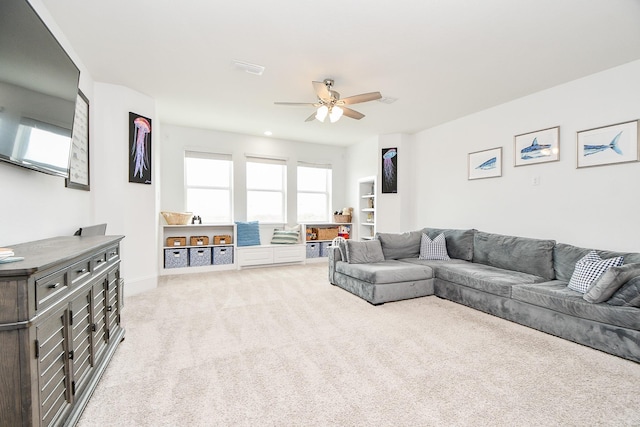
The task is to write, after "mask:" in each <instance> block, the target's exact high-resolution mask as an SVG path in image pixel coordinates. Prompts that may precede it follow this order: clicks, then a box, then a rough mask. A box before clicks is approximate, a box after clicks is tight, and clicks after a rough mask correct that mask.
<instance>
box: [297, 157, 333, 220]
mask: <svg viewBox="0 0 640 427" xmlns="http://www.w3.org/2000/svg"><path fill="white" fill-rule="evenodd" d="M300 167H304V168H317V169H325V170H328V171H331V174H328V176H327V182H326V187H325V191H309V190H304V191H303V190H300V185H299V182H298V188H297V192H296V206H297V200H298V198H299V195H300V194H325V195H326V200H327V204H326V206H325V219H324V221H326V222H331V219H332V218H333V216H332V212H333V210H332V198H333V194H332V193H333V168H332V166H331V165H330V164H320V163H308V162H298V165H297V168H296V178H297V174H298V168H300ZM297 216H298V218H297V219H298V222H308V221H306V220H302V219H301V218H300V213H299V212H297Z"/></svg>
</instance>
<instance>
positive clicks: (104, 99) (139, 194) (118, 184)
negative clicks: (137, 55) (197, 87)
mask: <svg viewBox="0 0 640 427" xmlns="http://www.w3.org/2000/svg"><path fill="white" fill-rule="evenodd" d="M91 108H92V109H93V112H94V120H93V126H92V127H93V130H94V140H93V141H94V143H93V144H92V148H93V155H92V158H93V159H94V160H93V162H92V167H91V174H92V175H91V189H92V190H91V193H92V196H93V197H92V201H93V203H92V206H93V209H94V212H93V218H94V220H95V222H96V223H101V222H106V223H107V234H119V235H124V236H125V239H124V240H123V241H122V243H121V258H122V276H123V277H124V279H125V283H126V286H125V295H133V294H135V293H139V292H141V291H144V290H147V289H151V288H154V287H156V286H157V279H158V251H159V250H160V249H159V248H158V224H159V218H158V214H157V212H158V209H157V200H158V198H157V194H159V183H160V176H159V173H158V167H157V166H158V162H159V158H160V153H159V151H160V150H158V149H157V147H158V143H157V140H158V138H159V135H160V128H159V121H158V120H155V102H154V100H153V99H151V98H149V97H147V96H145V95H142V94H140V93H138V92H135V91H133V90H131V89H128V88H126V87H123V86H117V85H111V84H106V83H96V84H95V91H94V102H93V104H92V106H91ZM129 112H133V113H137V114H140V115H142V116H145V117H148V118H150V119H151V125H152V129H151V135H152V138H153V140H152V142H151V146H152V149H151V154H152V159H153V161H154V164H153V168H152V171H151V181H152V184H150V185H146V184H136V183H130V182H129V150H130V148H129V147H130V146H131V145H130V141H129Z"/></svg>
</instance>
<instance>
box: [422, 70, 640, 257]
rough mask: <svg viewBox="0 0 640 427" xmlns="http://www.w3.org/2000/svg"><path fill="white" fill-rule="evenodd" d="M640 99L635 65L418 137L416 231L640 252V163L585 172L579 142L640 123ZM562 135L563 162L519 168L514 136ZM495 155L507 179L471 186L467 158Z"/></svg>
mask: <svg viewBox="0 0 640 427" xmlns="http://www.w3.org/2000/svg"><path fill="white" fill-rule="evenodd" d="M639 94H640V61H635V62H632V63H629V64H627V65H624V66H621V67H617V68H613V69H610V70H608V71H605V72H602V73H598V74H595V75H592V76H589V77H586V78H583V79H580V80H576V81H573V82H570V83H567V84H564V85H561V86H557V87H554V88H551V89H548V90H545V91H543V92H539V93H536V94H533V95H530V96H527V97H524V98H521V99H518V100H515V101H513V102H509V103H507V104H503V105H500V106H497V107H495V108H491V109H488V110H486V111H481V112H478V113H476V114H473V115H470V116H468V117H464V118H461V119H459V120H456V121H453V122H450V123H446V124H444V125H441V126H438V127H435V128H432V129H428V130H425V131H423V132H420V133H418V134H416V135H415V141H416V146H415V154H416V160H415V161H416V162H417V165H418V167H417V168H416V179H415V185H414V187H413V194H414V197H415V199H416V202H417V203H416V222H415V223H414V224H413V227H418V226H431V227H446V228H477V229H480V230H483V231H488V232H495V233H501V234H514V235H521V236H527V237H537V238H552V239H555V240H557V241H559V242H564V243H570V244H575V245H578V246H584V247H594V248H602V249H614V250H626V251H640V221H639V218H640V197H639V196H638V195H639V194H640V163H628V164H618V165H609V166H601V167H592V168H582V169H576V155H577V154H576V132H577V131H581V130H585V129H591V128H595V127H599V126H605V125H609V124H615V123H620V122H624V121H629V120H635V119H639V118H640V98H639V96H640V95H639ZM554 126H560V161H558V162H553V163H545V164H537V165H528V166H523V167H517V168H516V167H514V166H513V163H514V148H513V137H514V135H518V134H522V133H527V132H531V131H536V130H539V129H545V128H549V127H554ZM493 147H503V171H502V177H500V178H491V179H482V180H475V181H468V180H467V154H468V153H470V152H474V151H479V150H483V149H488V148H493ZM534 177H537V178H539V185H536V186H534V185H533V178H534Z"/></svg>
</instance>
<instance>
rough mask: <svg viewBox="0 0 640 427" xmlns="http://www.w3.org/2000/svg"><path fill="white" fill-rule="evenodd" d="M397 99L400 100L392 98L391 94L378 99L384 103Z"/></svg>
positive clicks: (390, 102) (391, 102)
mask: <svg viewBox="0 0 640 427" xmlns="http://www.w3.org/2000/svg"><path fill="white" fill-rule="evenodd" d="M397 100H398V98H391V97H390V96H383V97H382V98H380V99H378V102H382V103H383V104H393V103H394V102H396V101H397Z"/></svg>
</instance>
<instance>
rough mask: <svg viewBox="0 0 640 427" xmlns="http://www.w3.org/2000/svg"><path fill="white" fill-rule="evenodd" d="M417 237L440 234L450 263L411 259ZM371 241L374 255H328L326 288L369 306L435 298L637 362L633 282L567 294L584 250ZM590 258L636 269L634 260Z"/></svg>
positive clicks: (341, 250) (348, 246)
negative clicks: (598, 296)
mask: <svg viewBox="0 0 640 427" xmlns="http://www.w3.org/2000/svg"><path fill="white" fill-rule="evenodd" d="M423 232H424V233H425V234H426V235H428V236H429V237H430V238H435V237H436V236H437V235H439V234H441V233H443V234H444V236H445V238H446V249H447V252H448V255H449V257H450V258H451V259H450V260H424V259H419V258H418V257H419V254H420V241H421V238H422V233H423ZM376 239H377V240H379V241H380V245H379V246H380V247H381V249H382V255H379V254H377V253H369V252H367V251H368V250H369V249H367V248H370V247H371V246H370V245H361V246H357V245H359V244H362V243H363V242H344V243H342V244H341V245H340V246H339V247H332V248H330V251H329V282H330V283H331V284H333V285H336V286H339V287H341V288H343V289H345V290H347V291H349V292H351V293H353V294H355V295H357V296H359V297H361V298H363V299H365V300H366V301H368V302H370V303H371V304H374V305H379V304H383V303H386V302H391V301H398V300H403V299H409V298H416V297H423V296H428V295H436V296H438V297H440V298H445V299H448V300H451V301H454V302H457V303H461V304H464V305H467V306H469V307H473V308H476V309H478V310H481V311H484V312H486V313H490V314H493V315H495V316H499V317H502V318H504V319H508V320H511V321H513V322H517V323H520V324H522V325H526V326H529V327H532V328H535V329H538V330H540V331H543V332H547V333H549V334H552V335H556V336H558V337H562V338H565V339H567V340H570V341H574V342H576V343H579V344H583V345H586V346H589V347H593V348H596V349H598V350H602V351H605V352H607V353H610V354H613V355H616V356H620V357H623V358H626V359H629V360H633V361H635V362H640V308H638V307H639V306H640V275H639V276H638V277H631V278H630V280H627V281H626V282H625V283H624V284H623V285H622V286H621V287H620V288H619V289H618V290H617V291H616V292H615V293H614V294H613V296H611V298H609V299H608V300H606V301H604V302H600V303H591V302H588V301H586V300H585V299H584V298H583V297H584V295H583V294H582V293H580V292H576V291H574V290H571V289H569V288H568V287H567V284H568V282H569V280H570V278H571V276H572V274H573V271H574V267H575V265H576V262H577V261H578V260H580V259H581V258H582V257H583V256H585V255H586V254H587V253H588V252H590V249H585V248H579V247H576V246H571V245H567V244H562V243H556V242H555V241H553V240H542V239H531V238H524V237H515V236H505V235H499V234H492V233H486V232H482V231H478V230H451V229H433V228H425V229H424V230H417V231H412V232H407V233H378V234H377V235H376ZM376 244H377V243H376ZM362 248H365V250H364V251H362ZM374 249H375V248H374ZM596 252H597V253H598V254H599V255H600V256H601V257H602V258H603V259H605V258H611V257H615V256H624V264H625V265H627V264H635V263H640V253H617V252H610V251H601V250H597V251H596ZM382 257H383V259H382ZM348 261H350V262H348ZM634 271H635V270H634Z"/></svg>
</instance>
